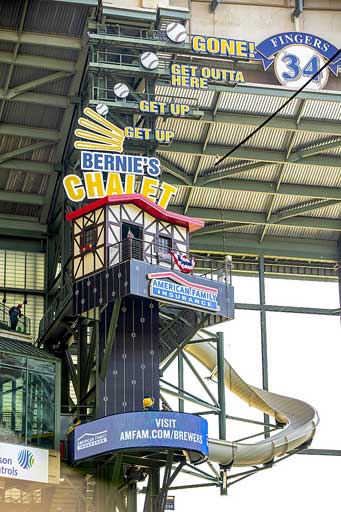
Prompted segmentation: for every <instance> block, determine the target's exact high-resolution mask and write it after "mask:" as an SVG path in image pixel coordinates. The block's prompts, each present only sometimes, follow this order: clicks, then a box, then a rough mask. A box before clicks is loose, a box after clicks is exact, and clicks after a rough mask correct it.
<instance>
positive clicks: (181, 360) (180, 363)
mask: <svg viewBox="0 0 341 512" xmlns="http://www.w3.org/2000/svg"><path fill="white" fill-rule="evenodd" d="M178 387H179V389H184V358H183V355H182V354H181V352H179V355H178ZM184 410H185V406H184V400H183V399H182V398H179V412H184Z"/></svg>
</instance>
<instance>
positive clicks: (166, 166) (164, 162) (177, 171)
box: [159, 157, 192, 186]
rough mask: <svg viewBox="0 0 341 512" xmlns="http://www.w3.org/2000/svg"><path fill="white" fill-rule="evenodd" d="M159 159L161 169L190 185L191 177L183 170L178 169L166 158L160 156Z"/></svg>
mask: <svg viewBox="0 0 341 512" xmlns="http://www.w3.org/2000/svg"><path fill="white" fill-rule="evenodd" d="M159 160H160V163H161V166H162V167H163V169H165V170H166V171H167V172H168V173H170V174H172V175H173V176H175V177H176V178H178V180H180V181H181V182H183V183H186V185H189V186H192V177H191V176H189V175H188V174H187V173H186V172H185V171H183V170H182V169H179V168H178V167H176V166H175V165H173V164H172V163H170V162H167V160H165V159H164V158H162V157H161V158H159Z"/></svg>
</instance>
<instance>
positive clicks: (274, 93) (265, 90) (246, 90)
mask: <svg viewBox="0 0 341 512" xmlns="http://www.w3.org/2000/svg"><path fill="white" fill-rule="evenodd" d="M156 85H165V84H164V83H162V82H157V83H156ZM208 89H209V90H211V91H222V92H224V91H225V92H229V93H232V94H253V95H256V96H258V95H261V96H271V97H278V98H291V96H292V94H293V93H292V91H291V90H290V89H285V88H284V87H278V88H275V87H273V86H268V87H267V86H266V85H265V86H258V85H237V86H236V87H231V86H230V85H211V86H209V88H208ZM300 99H303V100H318V101H335V102H340V101H341V94H340V93H329V92H328V93H326V91H321V92H318V91H302V92H300Z"/></svg>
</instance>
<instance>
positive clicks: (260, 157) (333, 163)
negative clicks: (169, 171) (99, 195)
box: [158, 142, 341, 169]
mask: <svg viewBox="0 0 341 512" xmlns="http://www.w3.org/2000/svg"><path fill="white" fill-rule="evenodd" d="M232 149H233V147H230V146H221V145H220V146H218V145H212V144H210V145H208V146H207V147H206V150H205V152H204V151H203V148H202V145H201V144H197V143H192V142H173V144H171V145H170V146H164V147H162V148H161V147H159V148H158V151H162V152H163V153H166V152H167V153H187V154H191V155H195V156H204V155H213V156H217V157H220V156H224V155H225V154H226V153H228V152H229V151H230V150H232ZM294 155H295V153H293V154H292V155H291V156H290V157H289V159H288V160H287V159H286V153H285V152H284V151H270V150H265V149H250V148H245V147H244V148H239V149H237V150H236V151H234V153H233V158H236V159H242V160H254V161H256V162H268V163H272V164H283V163H293V164H299V165H300V164H302V163H304V164H305V165H316V166H321V167H335V168H339V167H341V159H340V158H338V157H326V156H324V157H317V156H316V157H314V156H311V157H308V158H304V161H302V162H301V161H295V160H294V158H295V156H294ZM213 169H214V166H213Z"/></svg>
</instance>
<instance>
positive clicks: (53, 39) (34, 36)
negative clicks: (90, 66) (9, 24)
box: [0, 29, 82, 50]
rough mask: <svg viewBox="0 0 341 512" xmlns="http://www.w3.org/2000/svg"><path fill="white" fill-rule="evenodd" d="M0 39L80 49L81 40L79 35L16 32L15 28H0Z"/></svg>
mask: <svg viewBox="0 0 341 512" xmlns="http://www.w3.org/2000/svg"><path fill="white" fill-rule="evenodd" d="M0 41H7V42H8V43H16V44H37V45H41V46H52V47H55V48H70V49H72V50H81V48H82V40H81V39H80V38H79V37H69V36H57V35H55V34H42V33H39V32H17V31H16V30H8V29H0Z"/></svg>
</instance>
